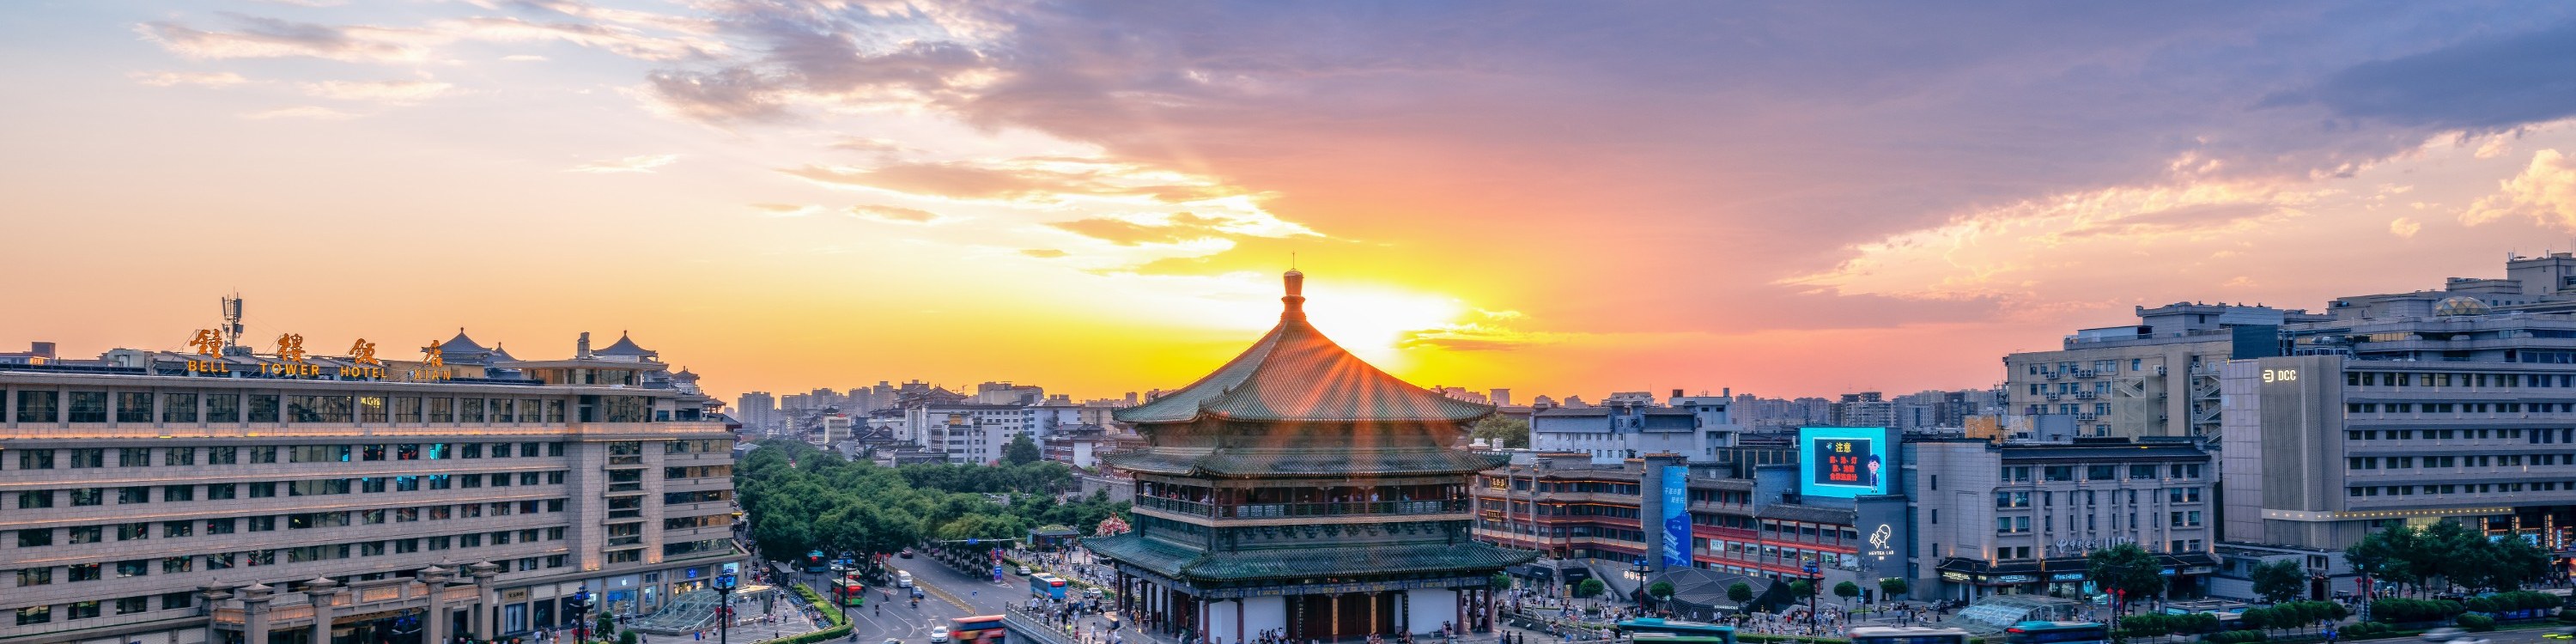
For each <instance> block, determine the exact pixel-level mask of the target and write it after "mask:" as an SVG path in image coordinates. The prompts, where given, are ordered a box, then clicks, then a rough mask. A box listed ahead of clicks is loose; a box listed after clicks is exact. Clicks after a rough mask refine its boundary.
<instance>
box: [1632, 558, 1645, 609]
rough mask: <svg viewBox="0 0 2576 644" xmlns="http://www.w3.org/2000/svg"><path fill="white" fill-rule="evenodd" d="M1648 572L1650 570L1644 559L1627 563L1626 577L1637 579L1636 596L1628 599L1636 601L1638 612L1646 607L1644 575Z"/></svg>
mask: <svg viewBox="0 0 2576 644" xmlns="http://www.w3.org/2000/svg"><path fill="white" fill-rule="evenodd" d="M1648 572H1650V570H1649V569H1648V568H1647V567H1646V560H1645V559H1644V558H1642V557H1641V558H1638V559H1634V560H1631V561H1629V562H1628V576H1630V577H1635V578H1637V594H1636V596H1634V597H1631V598H1630V599H1634V600H1636V602H1637V608H1638V609H1639V610H1643V609H1645V607H1646V580H1647V577H1646V574H1647V573H1648Z"/></svg>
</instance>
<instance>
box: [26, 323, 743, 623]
mask: <svg viewBox="0 0 2576 644" xmlns="http://www.w3.org/2000/svg"><path fill="white" fill-rule="evenodd" d="M97 371H98V372H96V373H81V372H76V371H74V370H51V371H48V370H11V371H0V390H5V394H6V398H5V403H4V404H0V589H5V590H0V643H6V644H18V643H26V644H40V643H52V642H105V643H124V642H141V643H143V644H202V643H206V642H240V641H244V639H243V638H242V635H241V634H242V633H243V632H244V631H245V630H246V629H256V630H263V631H268V632H269V633H270V640H269V641H272V642H280V643H285V644H307V643H310V642H314V641H315V638H314V637H313V636H314V631H315V629H314V625H315V623H316V622H315V615H316V613H317V612H318V613H320V614H322V615H325V616H328V617H329V618H330V619H329V620H328V622H329V623H330V625H331V627H330V628H329V629H328V630H329V631H330V632H331V634H332V636H333V639H334V640H336V641H340V642H360V643H365V642H374V641H378V638H380V637H382V636H383V635H385V634H387V633H392V632H399V633H400V636H398V637H394V638H393V639H392V641H396V642H409V641H436V637H437V636H438V635H442V634H444V635H456V634H464V633H473V634H477V635H482V636H485V637H490V636H493V635H500V636H508V635H510V634H512V633H524V632H527V631H529V630H531V629H538V628H545V627H550V626H555V625H557V624H566V625H568V624H569V623H570V621H571V620H572V619H573V618H572V616H571V615H569V614H567V612H566V611H564V610H563V608H562V606H563V602H562V599H563V598H565V597H569V596H570V595H571V594H572V593H573V592H574V589H575V588H576V587H577V586H586V587H587V589H588V590H590V591H591V592H593V593H595V594H597V595H598V597H599V599H598V600H595V602H594V603H595V605H597V606H599V607H600V608H601V609H602V610H610V611H615V612H619V613H635V612H649V611H650V610H652V609H653V608H655V607H656V606H657V605H658V604H659V603H661V602H665V601H668V599H669V598H670V597H671V596H673V595H674V594H676V593H680V592H685V591H688V590H692V589H695V588H698V587H701V586H703V585H704V584H705V583H707V582H708V580H710V579H712V578H713V577H714V576H715V575H716V574H719V573H720V572H722V571H723V570H724V569H725V568H726V567H727V566H728V565H739V563H740V562H741V561H743V560H744V558H745V557H744V553H743V551H742V550H741V548H740V547H739V546H737V545H736V544H735V543H734V540H733V535H734V530H733V524H734V523H735V522H736V519H737V511H736V506H735V504H734V501H733V499H732V493H733V484H732V477H731V472H732V465H733V451H732V448H733V445H734V439H733V435H732V433H731V432H730V431H728V430H727V429H726V427H725V426H724V424H722V423H721V422H717V421H704V420H690V421H669V420H658V421H657V420H656V419H657V418H660V419H668V418H673V417H675V416H674V415H673V414H671V413H670V412H671V411H673V407H675V406H681V405H687V404H689V403H688V402H686V401H685V400H683V398H682V397H681V395H679V394H676V393H675V392H673V391H670V390H657V389H649V388H630V387H611V386H547V385H541V384H537V383H535V382H532V381H520V382H518V383H517V384H499V383H497V382H495V383H475V384H464V383H404V382H380V381H362V380H333V379H320V378H316V379H288V378H249V377H202V376H192V375H147V372H143V371H142V370H127V371H131V372H132V373H116V372H114V371H115V370H112V369H101V370H97ZM677 417H689V418H694V417H697V414H696V413H694V410H692V412H691V413H684V414H680V415H678V416H677ZM424 571H427V572H426V573H424ZM442 572H443V573H446V575H445V577H444V578H440V577H441V576H440V573H442ZM478 573H479V574H478ZM424 579H439V581H440V583H437V584H435V585H434V586H435V587H433V585H430V584H424V583H422V581H423V580H424ZM322 580H328V581H327V582H323V581H322ZM433 607H435V608H434V610H437V611H438V612H441V613H446V614H447V618H446V619H443V620H442V619H430V618H427V615H428V614H429V611H431V610H433ZM415 633H416V634H415Z"/></svg>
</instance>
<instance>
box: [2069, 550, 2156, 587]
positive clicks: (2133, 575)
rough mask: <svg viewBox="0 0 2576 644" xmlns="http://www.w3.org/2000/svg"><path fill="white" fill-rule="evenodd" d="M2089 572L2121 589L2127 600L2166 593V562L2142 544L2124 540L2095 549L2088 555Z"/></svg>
mask: <svg viewBox="0 0 2576 644" xmlns="http://www.w3.org/2000/svg"><path fill="white" fill-rule="evenodd" d="M2084 564H2085V568H2086V571H2087V574H2090V575H2092V576H2093V579H2094V581H2095V582H2096V583H2099V584H2101V586H2102V587H2103V588H2106V589H2111V590H2117V591H2119V595H2120V596H2121V598H2122V599H2123V600H2126V601H2138V600H2143V599H2146V598H2149V597H2154V596H2156V595H2158V594H2162V593H2163V592H2165V578H2164V575H2162V574H2158V573H2160V572H2162V571H2163V570H2164V564H2163V563H2162V562H2159V561H2157V560H2156V556H2155V555H2154V554H2152V553H2149V552H2147V549H2145V548H2140V547H2138V544H2134V543H2123V544H2119V545H2115V546H2111V547H2109V548H2103V549H2100V550H2095V551H2093V554H2090V555H2086V556H2085V557H2084Z"/></svg>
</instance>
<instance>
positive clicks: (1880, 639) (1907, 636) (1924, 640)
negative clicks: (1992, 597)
mask: <svg viewBox="0 0 2576 644" xmlns="http://www.w3.org/2000/svg"><path fill="white" fill-rule="evenodd" d="M1851 644H1968V632H1967V631H1965V630H1961V629H1956V628H1927V627H1922V626H1905V627H1895V628H1890V627H1885V626H1864V627H1861V628H1855V629H1851Z"/></svg>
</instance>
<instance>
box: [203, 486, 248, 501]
mask: <svg viewBox="0 0 2576 644" xmlns="http://www.w3.org/2000/svg"><path fill="white" fill-rule="evenodd" d="M239 489H240V488H238V487H236V486H235V484H232V483H208V484H206V500H208V501H222V500H226V499H231V498H234V495H235V494H236V493H237V491H238V490H239Z"/></svg>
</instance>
